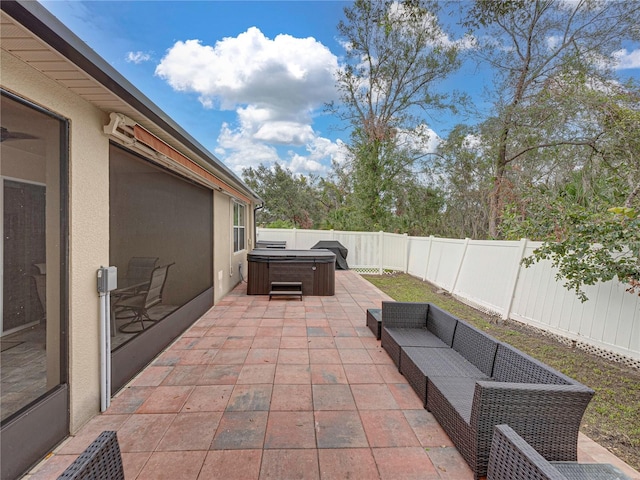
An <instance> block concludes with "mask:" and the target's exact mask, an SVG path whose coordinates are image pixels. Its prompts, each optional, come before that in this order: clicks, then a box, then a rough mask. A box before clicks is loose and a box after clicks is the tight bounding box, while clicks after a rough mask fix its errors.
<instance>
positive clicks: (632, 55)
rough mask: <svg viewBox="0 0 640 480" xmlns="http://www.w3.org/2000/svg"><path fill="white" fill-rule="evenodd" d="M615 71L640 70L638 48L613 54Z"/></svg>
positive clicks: (639, 51)
mask: <svg viewBox="0 0 640 480" xmlns="http://www.w3.org/2000/svg"><path fill="white" fill-rule="evenodd" d="M613 58H614V61H615V64H616V69H617V70H626V69H632V68H640V48H639V49H636V50H632V51H628V50H627V49H626V48H623V49H622V50H618V51H617V52H614V53H613Z"/></svg>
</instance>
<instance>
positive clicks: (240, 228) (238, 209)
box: [232, 201, 247, 253]
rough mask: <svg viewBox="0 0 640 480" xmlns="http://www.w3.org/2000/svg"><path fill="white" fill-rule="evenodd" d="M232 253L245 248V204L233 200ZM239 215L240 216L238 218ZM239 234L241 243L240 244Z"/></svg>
mask: <svg viewBox="0 0 640 480" xmlns="http://www.w3.org/2000/svg"><path fill="white" fill-rule="evenodd" d="M232 211H233V220H232V222H233V233H232V238H233V253H238V252H242V251H243V250H246V249H247V206H246V205H245V204H243V203H240V202H236V201H234V202H233V209H232ZM239 217H240V218H239ZM240 234H242V243H241V244H240Z"/></svg>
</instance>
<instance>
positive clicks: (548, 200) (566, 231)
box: [505, 85, 640, 302]
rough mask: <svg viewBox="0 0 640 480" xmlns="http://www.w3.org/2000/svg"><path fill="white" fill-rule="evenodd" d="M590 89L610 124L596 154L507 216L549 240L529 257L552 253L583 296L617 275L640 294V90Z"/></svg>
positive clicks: (524, 231) (598, 113)
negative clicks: (558, 184)
mask: <svg viewBox="0 0 640 480" xmlns="http://www.w3.org/2000/svg"><path fill="white" fill-rule="evenodd" d="M587 94H588V96H589V97H590V99H591V105H592V108H591V111H590V112H591V116H590V119H591V121H592V122H597V123H598V124H599V128H600V129H601V131H602V134H601V136H600V137H599V138H598V141H597V142H596V143H595V145H594V151H595V154H594V155H593V156H592V157H591V159H590V160H591V161H590V162H588V163H584V164H583V165H582V168H580V169H579V170H575V171H573V172H572V174H571V177H570V179H569V181H567V182H565V183H564V184H563V185H562V187H561V188H557V187H554V186H552V185H545V184H538V185H533V186H532V187H531V188H530V190H529V192H527V193H526V195H525V197H524V199H525V201H524V202H520V203H519V204H518V205H511V208H510V209H507V216H506V218H505V226H509V227H510V230H511V235H512V236H527V237H529V238H532V239H538V240H543V241H544V243H543V244H542V246H541V247H539V248H537V249H536V250H534V252H533V254H532V255H531V256H529V257H527V258H525V259H524V261H523V263H524V264H525V265H527V266H529V265H531V264H533V263H535V262H537V261H540V260H550V261H551V262H552V265H553V266H554V267H556V268H557V269H558V278H559V279H564V281H565V286H566V287H567V288H569V289H571V290H573V291H575V292H576V294H577V295H578V297H579V298H580V300H581V301H583V302H584V301H586V300H587V296H586V294H585V292H584V289H583V286H584V285H593V284H595V283H596V282H600V281H607V280H612V279H614V278H617V279H618V280H619V281H621V282H623V283H626V284H627V290H628V291H629V292H631V293H634V292H635V291H638V293H639V294H640V215H639V212H640V195H639V194H640V90H637V88H636V89H634V88H633V86H632V85H627V86H619V85H618V86H615V88H614V86H611V87H610V88H608V89H606V90H603V89H600V90H592V91H590V92H587Z"/></svg>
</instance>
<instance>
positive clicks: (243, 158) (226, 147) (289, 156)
mask: <svg viewBox="0 0 640 480" xmlns="http://www.w3.org/2000/svg"><path fill="white" fill-rule="evenodd" d="M214 153H215V154H216V155H217V156H218V158H220V159H221V160H223V161H224V162H225V164H226V165H228V166H229V168H231V170H233V171H234V173H236V174H237V175H240V174H241V173H242V170H243V169H245V168H248V167H254V168H255V167H257V166H259V165H260V164H264V165H273V164H274V163H276V162H278V163H279V164H280V165H282V166H283V167H286V168H289V169H290V170H291V171H292V172H293V173H302V174H305V175H308V174H310V173H314V174H316V175H324V174H326V173H327V172H328V171H329V166H330V165H331V162H332V161H333V160H335V161H336V162H338V163H341V162H344V158H345V157H346V155H347V153H346V146H345V145H344V144H343V143H342V142H341V141H340V140H338V141H336V142H333V141H331V140H329V139H327V138H323V137H319V136H314V137H312V138H310V140H309V142H308V143H307V144H306V145H304V148H298V149H293V148H290V149H285V150H284V151H283V152H279V151H278V149H277V148H276V147H274V146H273V145H270V144H267V143H264V142H260V141H257V140H256V138H255V136H254V135H252V134H251V132H249V131H248V130H245V129H243V128H242V127H240V128H237V129H235V130H234V129H232V128H231V127H230V126H229V124H226V123H225V124H224V125H223V126H222V129H221V132H220V136H219V137H218V148H217V149H216V150H215V152H214Z"/></svg>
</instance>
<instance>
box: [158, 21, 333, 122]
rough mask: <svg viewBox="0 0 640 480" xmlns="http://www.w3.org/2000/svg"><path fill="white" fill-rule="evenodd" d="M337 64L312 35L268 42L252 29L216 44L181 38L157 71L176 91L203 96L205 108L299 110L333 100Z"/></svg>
mask: <svg viewBox="0 0 640 480" xmlns="http://www.w3.org/2000/svg"><path fill="white" fill-rule="evenodd" d="M337 64H338V61H337V57H336V56H335V55H333V54H332V53H331V51H330V50H329V49H328V48H327V47H325V46H324V45H322V44H321V43H320V42H318V41H316V40H315V39H314V38H311V37H309V38H294V37H292V36H290V35H278V36H276V37H275V38H274V39H273V40H270V39H268V38H267V37H265V36H264V35H263V34H262V32H261V31H260V30H259V29H258V28H256V27H251V28H249V29H248V30H247V31H246V32H244V33H241V34H240V35H238V36H237V37H235V38H224V39H222V40H220V41H218V42H216V44H215V45H214V46H210V45H203V44H202V42H200V41H199V40H186V41H178V42H176V43H175V44H174V45H173V47H171V48H170V49H169V50H168V51H167V53H166V55H165V56H164V58H163V59H162V60H161V62H160V64H159V65H158V66H157V68H156V74H157V75H158V76H159V77H161V78H163V79H164V80H166V81H167V82H168V83H169V85H171V86H172V87H173V88H174V89H175V90H178V91H184V92H195V93H197V94H199V95H200V100H201V102H202V103H203V105H205V106H207V107H211V106H213V105H218V104H219V108H222V109H233V108H235V106H237V105H247V104H253V105H258V106H260V107H263V108H269V109H273V110H276V111H278V112H279V113H280V114H283V113H286V112H295V113H296V114H298V113H299V112H300V111H303V110H305V109H311V108H315V107H317V106H318V105H321V104H322V103H324V102H325V101H327V100H328V99H331V98H333V96H334V93H335V92H334V89H333V72H334V71H335V69H336V68H337Z"/></svg>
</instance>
